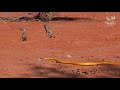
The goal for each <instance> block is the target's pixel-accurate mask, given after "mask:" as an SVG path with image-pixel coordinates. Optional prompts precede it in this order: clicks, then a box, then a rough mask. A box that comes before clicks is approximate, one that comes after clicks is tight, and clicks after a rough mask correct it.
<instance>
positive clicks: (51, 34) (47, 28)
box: [44, 24, 55, 38]
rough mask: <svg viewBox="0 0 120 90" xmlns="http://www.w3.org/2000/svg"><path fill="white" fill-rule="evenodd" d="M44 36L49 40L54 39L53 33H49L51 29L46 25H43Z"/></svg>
mask: <svg viewBox="0 0 120 90" xmlns="http://www.w3.org/2000/svg"><path fill="white" fill-rule="evenodd" d="M44 28H45V31H46V35H48V37H49V38H52V37H53V38H55V36H54V33H53V32H52V31H51V29H50V28H49V27H48V25H47V24H46V25H44Z"/></svg>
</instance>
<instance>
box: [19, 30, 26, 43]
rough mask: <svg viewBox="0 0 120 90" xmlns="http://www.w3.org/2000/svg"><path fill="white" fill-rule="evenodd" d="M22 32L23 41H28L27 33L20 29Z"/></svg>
mask: <svg viewBox="0 0 120 90" xmlns="http://www.w3.org/2000/svg"><path fill="white" fill-rule="evenodd" d="M19 30H20V31H22V41H27V33H26V31H25V29H24V28H19Z"/></svg>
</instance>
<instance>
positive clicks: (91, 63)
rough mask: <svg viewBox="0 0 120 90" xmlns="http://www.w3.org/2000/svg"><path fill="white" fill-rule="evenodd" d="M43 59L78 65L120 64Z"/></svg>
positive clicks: (113, 63)
mask: <svg viewBox="0 0 120 90" xmlns="http://www.w3.org/2000/svg"><path fill="white" fill-rule="evenodd" d="M43 59H45V60H54V61H56V62H57V63H62V64H71V65H80V66H94V65H120V63H118V62H117V63H115V62H105V61H102V62H67V61H63V60H57V59H55V58H43Z"/></svg>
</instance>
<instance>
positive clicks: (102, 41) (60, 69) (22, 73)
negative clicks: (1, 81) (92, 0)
mask: <svg viewBox="0 0 120 90" xmlns="http://www.w3.org/2000/svg"><path fill="white" fill-rule="evenodd" d="M8 13H9V14H8ZM5 15H6V16H10V15H11V16H21V15H27V12H19V13H11V12H1V13H0V16H5ZM110 15H115V16H116V17H117V21H116V23H117V25H116V26H114V27H110V26H108V25H106V24H105V23H104V21H103V20H104V19H105V16H110ZM57 16H59V17H65V16H66V17H77V18H81V19H78V20H71V21H64V20H58V21H51V22H50V26H51V28H52V30H53V31H54V32H55V35H56V38H54V39H49V38H47V37H46V34H45V31H44V28H43V24H44V22H37V21H35V22H31V21H28V22H25V21H21V22H6V23H4V22H0V77H1V78H6V77H7V78H38V77H39V78H118V77H120V66H115V65H97V66H77V65H64V64H59V63H56V62H55V61H46V60H43V61H40V60H39V58H41V57H46V58H48V57H51V58H56V59H60V60H65V61H79V62H97V61H110V62H120V27H119V26H120V23H119V20H120V13H114V12H113V13H104V12H103V13H97V12H96V13H90V12H85V13H82V12H58V13H57ZM87 17H90V18H94V17H97V19H98V20H101V21H100V22H98V21H97V20H85V18H87ZM82 18H83V19H82ZM21 26H23V27H25V28H26V31H27V34H28V41H27V42H22V41H20V36H21V32H20V31H19V30H18V27H21ZM67 55H71V57H67Z"/></svg>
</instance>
